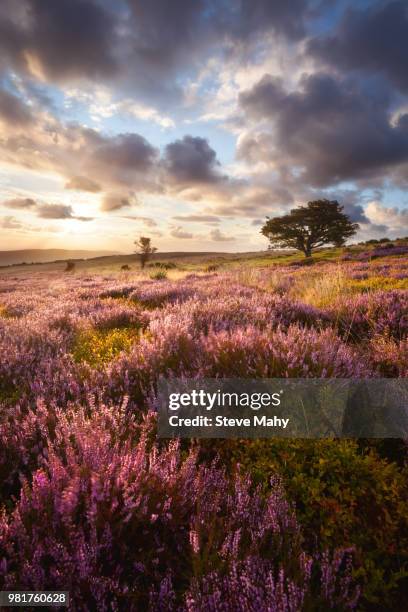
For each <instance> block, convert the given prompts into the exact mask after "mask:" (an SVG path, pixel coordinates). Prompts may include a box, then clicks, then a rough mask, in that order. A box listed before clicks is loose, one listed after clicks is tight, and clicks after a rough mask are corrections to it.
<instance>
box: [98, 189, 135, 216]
mask: <svg viewBox="0 0 408 612" xmlns="http://www.w3.org/2000/svg"><path fill="white" fill-rule="evenodd" d="M135 204H137V200H136V198H135V197H134V196H133V195H129V194H127V195H126V194H121V193H107V194H105V195H104V196H103V199H102V202H101V210H102V211H104V212H110V211H112V210H119V209H120V208H127V207H129V206H133V205H135Z"/></svg>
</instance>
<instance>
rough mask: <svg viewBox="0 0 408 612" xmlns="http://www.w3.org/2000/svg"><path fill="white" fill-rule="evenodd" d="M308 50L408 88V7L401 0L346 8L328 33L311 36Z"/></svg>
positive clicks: (335, 63)
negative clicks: (337, 23) (335, 26)
mask: <svg viewBox="0 0 408 612" xmlns="http://www.w3.org/2000/svg"><path fill="white" fill-rule="evenodd" d="M307 49H308V52H309V53H310V54H311V55H312V56H313V57H315V58H318V59H319V60H320V61H321V62H323V63H324V64H326V65H330V66H333V67H334V68H336V69H340V70H347V71H348V70H359V71H363V72H365V73H379V74H383V75H384V76H385V77H386V78H388V79H390V80H391V81H392V82H393V83H394V84H395V85H397V87H399V88H400V89H401V90H402V91H405V92H406V91H408V72H407V57H408V7H407V4H406V2H405V1H404V0H402V1H398V0H397V1H394V2H386V3H382V2H381V3H379V2H377V3H375V2H373V3H372V5H371V6H368V7H365V8H363V9H360V8H348V9H347V10H346V12H345V14H344V16H343V19H342V20H341V22H340V23H339V25H338V26H337V28H336V29H335V32H334V33H333V34H332V33H331V34H329V35H325V36H320V37H314V38H312V39H311V40H310V41H309V43H308V46H307Z"/></svg>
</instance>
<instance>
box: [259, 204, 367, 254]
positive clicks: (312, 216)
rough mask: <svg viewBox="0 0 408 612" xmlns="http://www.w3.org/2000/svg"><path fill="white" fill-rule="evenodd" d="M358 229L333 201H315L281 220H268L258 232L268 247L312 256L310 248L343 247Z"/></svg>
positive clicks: (295, 209) (291, 212) (279, 218)
mask: <svg viewBox="0 0 408 612" xmlns="http://www.w3.org/2000/svg"><path fill="white" fill-rule="evenodd" d="M357 229H358V223H352V222H351V221H350V219H349V217H348V216H347V215H346V214H345V213H344V212H343V206H340V204H339V203H338V202H337V201H336V200H314V201H313V202H308V203H307V205H306V206H298V207H297V208H293V209H292V210H291V211H290V213H289V214H287V215H283V216H282V217H274V218H272V219H271V218H269V217H267V221H266V223H265V225H264V226H263V228H262V229H261V233H262V234H263V235H264V236H266V237H267V238H268V240H269V241H270V243H271V246H274V247H276V248H292V249H297V250H298V251H302V253H304V255H305V257H311V255H312V251H313V249H317V248H318V247H321V246H324V245H325V244H328V245H329V244H332V245H334V246H337V247H339V246H343V245H344V244H345V242H346V240H347V238H350V236H353V235H354V234H355V233H356V231H357Z"/></svg>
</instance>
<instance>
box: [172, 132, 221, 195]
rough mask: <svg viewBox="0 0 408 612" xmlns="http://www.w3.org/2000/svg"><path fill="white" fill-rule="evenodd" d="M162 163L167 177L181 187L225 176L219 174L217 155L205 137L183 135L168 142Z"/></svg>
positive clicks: (215, 181) (219, 179) (216, 179)
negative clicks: (179, 138)
mask: <svg viewBox="0 0 408 612" xmlns="http://www.w3.org/2000/svg"><path fill="white" fill-rule="evenodd" d="M163 165H164V167H165V169H166V172H167V177H168V179H169V180H170V181H171V182H172V183H174V184H177V185H179V186H181V187H182V186H189V185H194V184H201V183H203V184H205V183H217V182H219V181H221V180H225V178H226V177H225V176H222V175H221V174H220V172H219V167H220V163H219V161H218V160H217V155H216V153H215V151H214V149H212V148H211V147H210V145H209V143H208V140H207V139H205V138H200V137H194V136H184V137H183V138H182V139H181V140H176V141H174V142H172V143H170V144H168V145H167V146H166V149H165V154H164V160H163Z"/></svg>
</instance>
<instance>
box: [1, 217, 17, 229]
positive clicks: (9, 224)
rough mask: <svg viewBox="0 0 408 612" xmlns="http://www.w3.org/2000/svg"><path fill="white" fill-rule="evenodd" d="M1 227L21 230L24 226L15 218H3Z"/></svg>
mask: <svg viewBox="0 0 408 612" xmlns="http://www.w3.org/2000/svg"><path fill="white" fill-rule="evenodd" d="M0 227H2V228H3V229H21V228H22V227H23V224H22V223H20V221H18V220H17V219H16V218H15V217H10V216H8V217H3V218H2V219H0Z"/></svg>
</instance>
